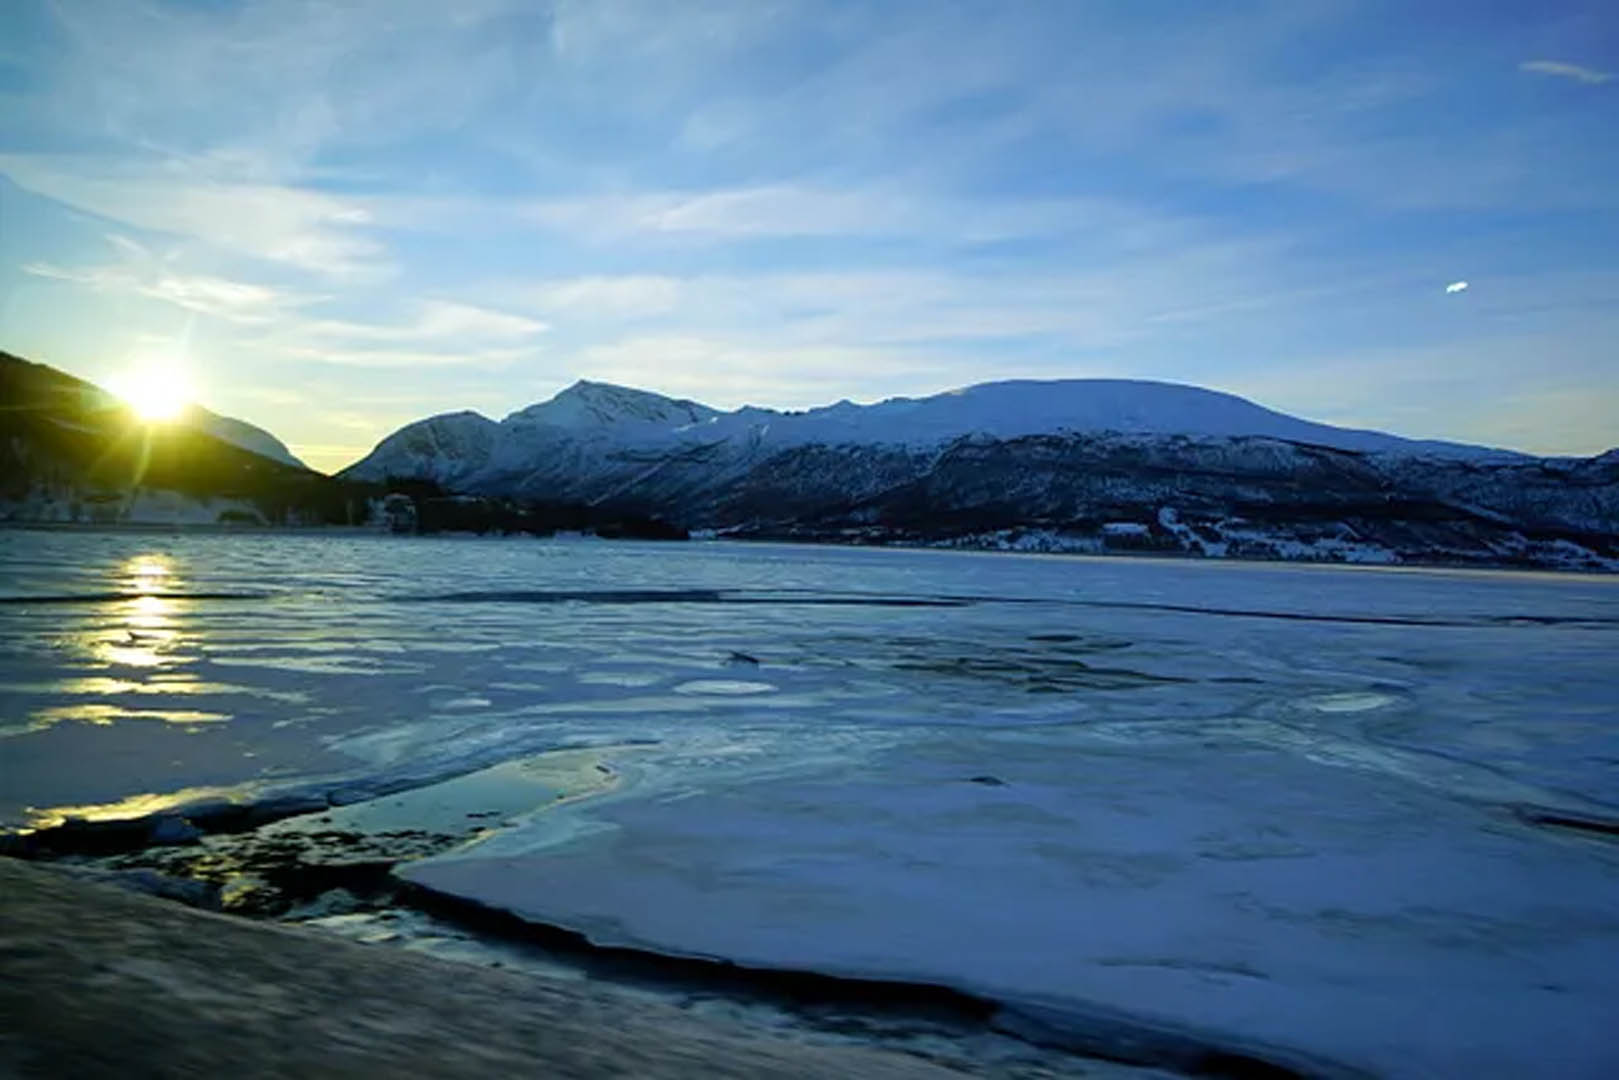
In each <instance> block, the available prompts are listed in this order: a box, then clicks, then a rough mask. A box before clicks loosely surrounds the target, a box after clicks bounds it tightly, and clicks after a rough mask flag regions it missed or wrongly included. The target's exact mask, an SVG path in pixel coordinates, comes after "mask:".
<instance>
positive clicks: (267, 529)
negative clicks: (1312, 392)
mask: <svg viewBox="0 0 1619 1080" xmlns="http://www.w3.org/2000/svg"><path fill="white" fill-rule="evenodd" d="M4 531H16V532H30V531H32V532H61V533H109V534H118V533H129V534H136V535H166V536H267V537H277V536H348V537H376V538H378V539H385V540H391V539H398V540H456V541H475V540H512V541H522V540H539V541H553V542H554V541H564V542H579V541H587V540H588V541H596V540H602V541H606V542H608V543H649V544H667V543H670V541H668V540H653V539H646V538H642V537H602V536H597V535H595V534H594V533H578V532H556V533H552V534H550V535H547V536H538V535H535V534H532V533H520V532H519V533H494V532H491V533H477V532H470V531H444V532H433V533H395V532H390V531H389V530H387V529H383V528H378V527H376V526H372V525H231V524H217V523H198V524H191V523H179V524H163V523H158V522H117V523H109V522H63V521H0V532H4ZM684 542H686V543H693V544H714V543H721V544H750V545H760V544H779V545H782V546H787V547H792V546H802V547H827V548H847V549H851V550H868V551H885V550H886V551H914V552H937V553H940V554H955V555H1014V556H1021V557H1025V558H1027V557H1041V558H1063V559H1098V560H1108V561H1113V560H1117V561H1124V562H1165V563H1176V564H1183V563H1184V564H1194V565H1202V564H1217V565H1232V566H1293V567H1326V568H1328V569H1337V570H1368V571H1370V570H1381V571H1402V570H1403V571H1420V570H1448V571H1473V572H1476V573H1498V574H1500V573H1505V574H1555V575H1558V576H1560V577H1575V578H1583V579H1596V580H1604V579H1608V580H1619V570H1606V569H1602V568H1599V567H1580V566H1543V565H1539V564H1534V563H1512V562H1478V561H1468V562H1443V561H1428V560H1415V559H1406V560H1402V561H1400V562H1394V563H1361V562H1352V561H1348V560H1344V561H1334V560H1331V559H1284V558H1276V559H1262V558H1252V557H1249V556H1242V555H1219V556H1214V555H1190V554H1186V553H1182V552H1175V551H1105V552H1092V551H1032V550H1031V551H1014V550H1008V549H1006V548H996V547H967V546H962V547H951V546H945V545H940V544H932V543H928V542H925V541H892V542H885V543H857V542H851V541H843V540H818V539H811V538H787V537H765V536H759V537H752V536H704V537H699V536H693V537H692V538H690V540H688V541H684Z"/></svg>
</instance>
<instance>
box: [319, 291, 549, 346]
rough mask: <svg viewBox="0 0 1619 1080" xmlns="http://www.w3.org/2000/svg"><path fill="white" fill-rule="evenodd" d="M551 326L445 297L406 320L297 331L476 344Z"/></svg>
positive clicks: (338, 323) (322, 324) (327, 324)
mask: <svg viewBox="0 0 1619 1080" xmlns="http://www.w3.org/2000/svg"><path fill="white" fill-rule="evenodd" d="M549 329H550V326H549V325H547V324H546V323H544V322H541V321H540V320H539V319H530V318H527V317H526V316H522V315H512V314H510V313H508V312H504V311H493V310H490V309H489V308H484V307H475V306H473V305H472V304H461V303H455V302H452V301H446V300H427V301H423V302H422V303H420V304H419V305H417V308H416V314H415V315H414V317H413V318H411V319H410V320H408V321H405V322H397V323H383V322H359V321H350V320H342V319H321V320H316V321H312V322H309V323H305V324H303V325H302V326H300V327H298V332H299V333H301V334H303V335H304V336H308V337H319V338H331V339H340V340H343V341H350V342H353V341H381V342H450V343H456V342H459V343H463V344H476V343H484V342H490V341H515V340H524V339H528V338H532V337H535V336H536V335H539V334H543V333H545V332H546V331H547V330H549Z"/></svg>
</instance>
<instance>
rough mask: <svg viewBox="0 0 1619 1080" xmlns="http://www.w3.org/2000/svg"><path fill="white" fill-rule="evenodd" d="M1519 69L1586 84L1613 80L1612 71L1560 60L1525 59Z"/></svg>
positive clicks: (1594, 84)
mask: <svg viewBox="0 0 1619 1080" xmlns="http://www.w3.org/2000/svg"><path fill="white" fill-rule="evenodd" d="M1518 70H1519V71H1527V72H1530V73H1531V74H1534V75H1552V76H1555V77H1557V78H1559V79H1573V80H1574V81H1575V82H1578V83H1585V84H1586V85H1587V86H1599V85H1601V84H1602V83H1605V82H1611V81H1612V80H1613V77H1614V76H1613V73H1612V72H1608V71H1598V70H1596V69H1595V68H1588V67H1584V66H1582V65H1580V64H1568V63H1564V62H1563V61H1561V60H1525V61H1524V62H1523V63H1521V64H1519V65H1518Z"/></svg>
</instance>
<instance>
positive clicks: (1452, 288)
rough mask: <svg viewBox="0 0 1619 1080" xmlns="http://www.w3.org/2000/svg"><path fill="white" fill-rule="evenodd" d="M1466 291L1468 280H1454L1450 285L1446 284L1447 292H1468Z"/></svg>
mask: <svg viewBox="0 0 1619 1080" xmlns="http://www.w3.org/2000/svg"><path fill="white" fill-rule="evenodd" d="M1466 291H1467V282H1465V281H1453V282H1451V283H1450V284H1449V285H1446V286H1445V292H1447V293H1459V292H1466Z"/></svg>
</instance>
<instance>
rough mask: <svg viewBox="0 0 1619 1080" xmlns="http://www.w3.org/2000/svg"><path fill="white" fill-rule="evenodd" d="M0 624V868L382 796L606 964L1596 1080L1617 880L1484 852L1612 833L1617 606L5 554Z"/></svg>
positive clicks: (785, 575)
mask: <svg viewBox="0 0 1619 1080" xmlns="http://www.w3.org/2000/svg"><path fill="white" fill-rule="evenodd" d="M75 596H79V597H86V596H99V597H100V599H96V600H90V601H84V602H73V601H72V600H71V598H72V597H75ZM30 597H31V598H34V599H33V600H32V601H30V602H11V601H13V600H23V599H26V598H30ZM188 597H189V598H188ZM0 598H5V600H6V602H0V775H3V776H4V782H3V783H0V823H4V824H6V825H8V826H12V827H16V826H22V825H26V824H29V823H35V824H48V823H50V821H52V820H55V819H57V818H60V817H62V816H64V815H66V814H69V813H73V814H78V815H82V816H98V815H107V814H130V813H137V812H142V811H145V810H150V809H152V808H154V807H161V806H163V805H165V804H167V803H175V802H185V801H188V800H191V799H195V798H197V797H199V796H200V795H204V794H207V793H217V792H224V793H226V794H229V795H231V796H233V797H236V798H244V799H246V798H253V797H269V796H273V795H274V794H276V793H277V792H286V791H304V792H307V791H320V792H324V793H327V794H330V795H334V796H336V797H337V800H336V801H339V802H349V803H354V802H356V801H357V800H363V799H364V798H365V797H366V796H368V795H372V794H375V793H377V792H378V791H384V790H388V791H399V790H402V791H407V792H415V794H412V795H408V796H406V795H400V796H397V801H398V806H399V809H398V810H397V811H390V810H389V809H388V806H389V805H392V804H389V803H387V802H386V801H382V802H378V803H375V804H365V803H363V802H361V803H359V804H358V805H356V806H353V807H350V808H348V809H347V810H345V811H343V814H344V815H345V816H344V819H343V823H342V824H343V825H344V827H345V828H354V829H358V830H361V831H364V830H366V829H377V830H379V831H380V830H385V829H398V828H400V827H401V825H402V824H403V825H406V826H409V827H411V828H417V827H420V828H423V829H428V830H430V831H431V830H434V829H439V828H440V826H442V825H443V824H444V823H446V822H450V821H451V819H453V823H454V824H455V825H456V827H457V829H459V830H463V831H464V830H465V829H467V828H468V821H469V820H470V821H471V822H473V823H475V824H476V825H477V830H476V837H478V838H481V839H475V840H474V842H473V844H472V846H470V847H463V848H460V849H457V850H455V851H453V852H451V853H448V854H442V855H439V856H437V857H433V858H428V859H425V860H422V861H418V862H414V863H410V864H408V865H407V866H406V867H405V868H404V869H403V870H402V871H401V873H402V874H403V875H404V876H405V877H407V878H408V879H410V880H412V881H415V882H419V883H422V884H425V885H428V886H431V887H432V888H434V889H437V890H442V891H444V892H448V893H451V894H455V895H460V896H465V897H468V898H472V899H476V900H479V901H482V902H485V903H489V904H492V905H497V906H503V907H506V908H509V909H511V910H514V911H517V912H519V913H521V914H523V915H525V916H527V917H529V918H532V919H536V920H540V921H545V922H551V923H556V924H559V925H563V926H567V927H571V928H574V929H578V930H581V931H583V932H585V933H587V934H589V935H590V936H591V937H592V938H594V939H596V940H599V941H601V942H605V943H618V944H631V945H636V946H639V947H644V948H649V949H655V950H660V951H665V952H671V953H683V954H695V955H712V956H719V957H725V958H730V959H735V960H739V961H743V962H747V963H752V964H759V965H765V966H781V967H793V968H808V969H815V970H822V971H829V972H838V973H848V974H859V975H869V976H877V977H890V978H905V979H913V980H922V981H933V982H939V983H945V984H949V985H952V986H957V987H960V988H963V989H967V990H970V991H973V992H976V993H982V994H985V995H989V996H993V997H996V998H1000V999H1004V1000H1013V1001H1019V1002H1040V1003H1044V1004H1046V1005H1049V1006H1051V1007H1053V1008H1056V1009H1059V1010H1067V1011H1078V1012H1084V1011H1086V1010H1088V1009H1091V1008H1092V1007H1093V1006H1094V1007H1101V1008H1103V1009H1111V1010H1125V1011H1127V1012H1129V1013H1130V1014H1132V1015H1136V1016H1141V1017H1146V1018H1150V1019H1154V1020H1162V1021H1165V1022H1169V1023H1173V1024H1178V1025H1184V1026H1186V1027H1189V1028H1193V1029H1198V1030H1203V1031H1212V1032H1217V1033H1220V1034H1221V1035H1222V1036H1223V1037H1224V1038H1226V1039H1228V1040H1230V1041H1232V1042H1234V1043H1237V1044H1242V1043H1245V1042H1246V1043H1253V1044H1265V1045H1270V1046H1279V1047H1286V1048H1293V1049H1296V1050H1298V1051H1300V1052H1301V1053H1304V1054H1308V1055H1314V1056H1315V1057H1318V1058H1321V1059H1326V1060H1330V1061H1335V1062H1342V1063H1346V1064H1348V1065H1351V1066H1359V1067H1363V1068H1367V1069H1371V1070H1374V1071H1377V1072H1380V1073H1387V1074H1392V1075H1412V1076H1416V1075H1433V1074H1451V1075H1457V1074H1468V1073H1470V1074H1474V1075H1510V1074H1516V1075H1523V1074H1527V1073H1556V1074H1560V1075H1591V1076H1596V1075H1604V1074H1612V1073H1613V1072H1614V1071H1615V1070H1619V1037H1615V1036H1614V1035H1613V1033H1612V1018H1613V1015H1614V1014H1613V1002H1614V1001H1616V1000H1619V846H1616V845H1615V842H1614V841H1613V839H1612V838H1605V837H1604V836H1603V834H1601V833H1599V832H1595V831H1589V830H1577V829H1569V828H1559V827H1547V826H1544V825H1534V824H1531V823H1529V822H1527V821H1525V820H1524V816H1523V814H1522V813H1519V812H1515V810H1514V808H1515V807H1522V806H1525V805H1528V806H1534V807H1538V808H1541V809H1542V811H1544V812H1551V813H1553V814H1554V815H1561V816H1564V817H1566V818H1568V819H1570V820H1576V821H1587V822H1594V823H1602V822H1612V821H1614V820H1615V819H1616V818H1619V783H1616V779H1619V704H1616V703H1619V675H1616V674H1615V664H1614V661H1613V657H1614V655H1615V645H1616V644H1619V582H1615V581H1612V580H1608V579H1598V578H1578V577H1552V576H1547V575H1529V574H1505V573H1502V574H1488V573H1478V572H1443V571H1389V570H1371V569H1353V570H1351V569H1331V568H1321V567H1297V566H1255V565H1241V564H1229V563H1207V564H1198V563H1186V562H1156V561H1130V560H1097V559H1064V558H1043V557H1021V556H1007V555H969V554H955V553H940V552H902V551H875V550H847V549H832V548H802V547H776V546H734V545H714V544H709V545H695V544H694V545H681V546H662V545H636V544H607V543H592V542H536V541H526V540H524V541H518V540H511V541H495V540H487V541H473V540H425V539H409V540H401V539H393V538H383V537H346V538H345V537H322V536H286V537H264V536H255V537H228V536H189V537H157V536H149V535H145V536H143V535H132V534H106V535H95V534H78V533H73V534H67V533H25V532H6V533H0ZM592 747H594V748H597V749H596V750H595V751H594V752H593V753H594V757H592V758H588V759H586V758H581V757H580V749H581V748H592ZM552 752H556V756H555V757H554V758H553V756H552ZM569 755H571V756H569ZM552 760H554V762H555V764H553V765H551V766H549V769H550V771H549V772H547V768H548V767H547V766H546V765H545V764H544V763H545V762H547V761H552ZM589 761H594V762H597V763H599V764H600V765H601V766H602V767H603V768H604V769H608V770H611V776H612V778H613V781H614V782H613V783H611V784H608V783H600V784H587V783H584V782H583V781H580V780H578V775H576V774H577V770H579V769H588V768H590V767H593V766H591V765H589V764H588V763H586V764H581V763H582V762H589ZM503 763H505V764H503ZM491 769H492V770H493V771H488V772H482V773H478V774H477V777H476V778H475V779H473V780H463V781H461V782H459V784H457V782H456V781H454V780H453V779H451V778H453V777H456V776H465V775H467V774H469V773H474V772H475V771H476V770H491ZM569 770H575V772H574V773H570V772H569ZM604 775H605V774H604ZM568 776H573V777H574V779H573V780H569V779H567V777H568ZM434 781H449V783H446V784H444V785H443V786H442V787H438V788H431V789H429V788H428V787H427V785H429V784H431V783H432V782H434ZM530 789H532V792H533V794H532V795H530V794H528V792H529V791H530ZM179 793H184V794H179ZM559 796H561V797H559ZM529 803H532V805H529ZM463 804H464V805H463ZM109 806H110V807H114V808H112V809H109ZM64 808H69V809H64ZM473 815H491V816H488V817H474V816H473ZM303 821H305V819H291V820H290V821H289V822H287V823H284V825H283V826H281V827H282V828H286V829H298V828H304V827H306V826H305V825H302V824H297V823H298V822H303ZM440 831H444V830H442V829H440ZM449 831H456V830H449Z"/></svg>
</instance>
